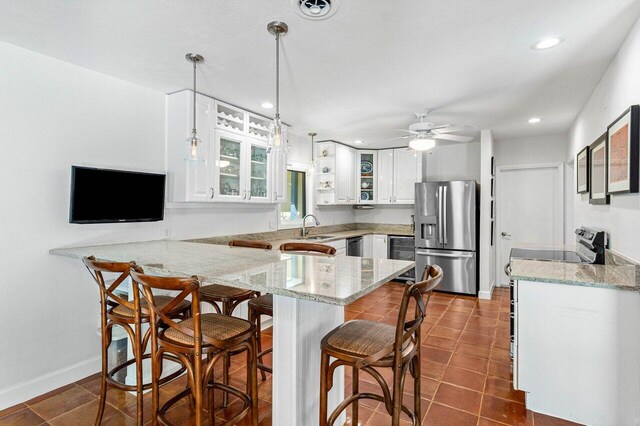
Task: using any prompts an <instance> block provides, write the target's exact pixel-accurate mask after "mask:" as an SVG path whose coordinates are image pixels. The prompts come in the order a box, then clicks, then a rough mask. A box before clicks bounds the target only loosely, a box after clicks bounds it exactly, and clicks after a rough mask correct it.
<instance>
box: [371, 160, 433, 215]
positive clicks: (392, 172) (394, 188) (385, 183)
mask: <svg viewBox="0 0 640 426" xmlns="http://www.w3.org/2000/svg"><path fill="white" fill-rule="evenodd" d="M421 180H422V156H421V155H420V154H419V153H417V152H416V151H413V150H407V149H406V148H395V149H383V150H380V151H378V171H377V182H378V194H377V198H376V199H377V202H376V204H413V203H415V183H416V182H420V181H421Z"/></svg>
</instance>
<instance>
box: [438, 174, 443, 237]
mask: <svg viewBox="0 0 640 426" xmlns="http://www.w3.org/2000/svg"><path fill="white" fill-rule="evenodd" d="M438 243H440V244H442V243H443V240H442V186H438Z"/></svg>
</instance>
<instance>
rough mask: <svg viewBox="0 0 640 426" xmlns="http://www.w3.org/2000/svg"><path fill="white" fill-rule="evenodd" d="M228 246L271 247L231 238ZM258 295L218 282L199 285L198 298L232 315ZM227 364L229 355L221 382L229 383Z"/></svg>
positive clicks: (267, 244) (268, 248)
mask: <svg viewBox="0 0 640 426" xmlns="http://www.w3.org/2000/svg"><path fill="white" fill-rule="evenodd" d="M229 246H230V247H245V248H255V249H264V250H271V249H272V248H273V246H272V245H271V244H270V243H268V242H266V241H258V240H255V241H254V240H231V241H229ZM259 295H260V293H256V292H255V291H253V290H247V289H244V288H237V287H230V286H226V285H219V284H209V285H205V286H202V287H200V300H201V301H202V302H206V303H209V304H211V306H213V308H214V309H215V310H216V312H217V313H219V314H223V315H233V311H234V310H235V309H236V308H237V307H238V305H239V304H240V303H242V302H244V301H245V300H249V299H253V298H255V297H256V296H259ZM230 355H234V354H230ZM229 364H230V360H229V357H227V358H226V359H225V360H224V363H223V364H222V374H223V383H225V384H228V383H229ZM227 397H228V395H227V394H226V393H225V394H224V396H223V402H222V405H223V406H225V407H226V406H227V401H228V398H227Z"/></svg>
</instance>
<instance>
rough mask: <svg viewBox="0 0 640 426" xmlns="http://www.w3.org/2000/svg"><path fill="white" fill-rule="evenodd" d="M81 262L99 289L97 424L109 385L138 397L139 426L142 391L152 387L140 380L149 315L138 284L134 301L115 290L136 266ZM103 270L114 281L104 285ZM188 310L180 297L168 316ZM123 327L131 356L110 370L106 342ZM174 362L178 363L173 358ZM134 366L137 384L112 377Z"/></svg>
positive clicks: (162, 301)
mask: <svg viewBox="0 0 640 426" xmlns="http://www.w3.org/2000/svg"><path fill="white" fill-rule="evenodd" d="M82 261H83V262H84V265H85V266H86V267H87V270H89V273H90V274H91V276H92V277H93V279H94V280H95V282H96V283H97V284H98V287H99V288H100V312H101V316H100V331H101V336H102V339H101V340H102V376H101V382H100V403H99V406H98V415H97V416H96V422H95V423H96V425H99V424H100V422H102V416H103V415H104V408H105V402H106V397H107V387H108V386H112V387H115V388H117V389H121V390H124V391H127V392H135V393H136V399H137V407H136V422H137V424H138V425H142V424H143V418H142V411H143V410H142V397H143V391H145V390H148V389H151V383H146V384H145V383H143V380H142V360H143V359H146V358H150V357H151V354H146V355H145V354H144V353H145V350H146V348H147V344H148V343H149V338H150V336H151V330H150V329H149V330H147V331H146V332H145V333H144V336H143V334H142V324H143V323H148V322H149V315H148V314H147V313H145V312H142V310H145V309H147V308H148V305H147V303H146V301H145V300H143V299H140V295H139V292H138V287H137V285H136V284H135V283H132V288H131V292H132V293H133V301H129V300H126V299H123V298H122V297H120V296H119V295H118V294H117V293H116V290H117V289H118V287H119V286H120V285H121V284H122V283H123V282H124V280H125V279H127V278H128V277H129V270H130V269H131V268H132V267H135V262H130V263H126V262H125V263H116V262H101V261H98V260H96V259H95V257H93V256H91V257H85V258H84V259H82ZM103 273H113V274H118V277H117V278H116V279H115V281H113V283H111V284H109V285H108V286H107V283H106V282H105V279H104V276H103ZM170 301H171V298H170V297H167V296H156V302H157V303H158V304H159V305H161V306H167V305H168V304H169V302H170ZM190 309H191V303H189V301H187V300H183V301H182V302H181V303H178V304H176V305H173V306H171V308H170V309H169V310H168V311H167V316H168V317H170V318H187V317H188V315H189V312H190ZM116 325H118V326H120V327H122V328H123V329H124V330H125V331H126V333H127V335H128V336H129V340H130V341H131V345H132V348H131V349H132V351H133V358H132V359H129V360H127V361H125V362H122V363H119V364H118V365H116V366H115V367H114V368H113V369H111V371H109V370H108V365H109V358H108V354H109V351H108V349H109V345H111V341H112V334H113V327H114V326H116ZM173 361H175V362H178V363H179V362H180V361H179V360H178V359H176V358H175V357H174V358H173ZM134 363H135V366H136V384H135V385H126V384H124V383H121V382H119V381H118V380H116V379H115V377H114V376H115V375H116V374H117V373H119V372H120V371H122V369H124V368H127V367H128V366H130V365H131V364H134ZM184 371H185V368H184V367H182V368H181V369H180V370H179V371H177V372H174V373H172V374H170V375H168V376H167V377H163V378H162V380H161V381H160V384H163V383H166V382H168V381H170V380H173V379H174V378H176V377H178V376H179V375H180V374H182V373H183V372H184Z"/></svg>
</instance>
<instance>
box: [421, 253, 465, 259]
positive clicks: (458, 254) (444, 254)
mask: <svg viewBox="0 0 640 426" xmlns="http://www.w3.org/2000/svg"><path fill="white" fill-rule="evenodd" d="M416 255H418V256H433V257H453V258H456V259H459V258H466V259H468V258H470V257H473V254H471V253H456V254H451V253H437V252H432V251H416Z"/></svg>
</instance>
